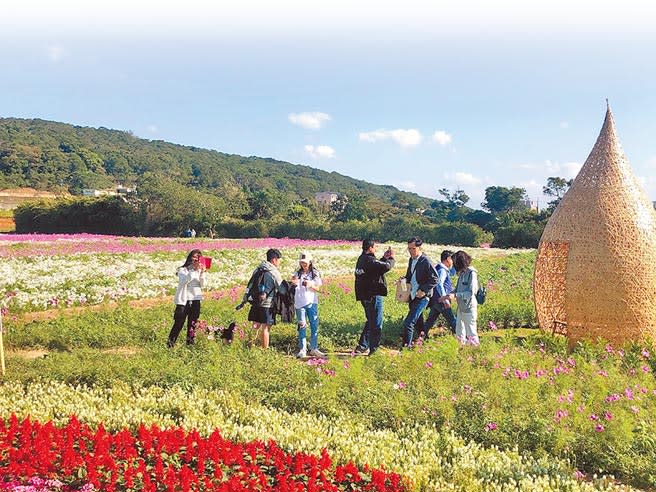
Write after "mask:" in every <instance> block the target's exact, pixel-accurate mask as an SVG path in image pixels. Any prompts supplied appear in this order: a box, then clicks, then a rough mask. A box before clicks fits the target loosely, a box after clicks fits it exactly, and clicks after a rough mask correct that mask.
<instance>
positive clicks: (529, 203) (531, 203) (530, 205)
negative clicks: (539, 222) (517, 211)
mask: <svg viewBox="0 0 656 492" xmlns="http://www.w3.org/2000/svg"><path fill="white" fill-rule="evenodd" d="M522 205H524V206H525V207H526V208H527V209H528V210H535V211H536V212H538V211H539V210H538V201H537V200H531V199H530V198H526V199H524V200H522Z"/></svg>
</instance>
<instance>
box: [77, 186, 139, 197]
mask: <svg viewBox="0 0 656 492" xmlns="http://www.w3.org/2000/svg"><path fill="white" fill-rule="evenodd" d="M134 192H136V188H128V187H127V186H123V185H118V186H117V187H116V188H107V189H104V190H96V189H93V188H83V189H82V196H116V195H129V194H130V193H134Z"/></svg>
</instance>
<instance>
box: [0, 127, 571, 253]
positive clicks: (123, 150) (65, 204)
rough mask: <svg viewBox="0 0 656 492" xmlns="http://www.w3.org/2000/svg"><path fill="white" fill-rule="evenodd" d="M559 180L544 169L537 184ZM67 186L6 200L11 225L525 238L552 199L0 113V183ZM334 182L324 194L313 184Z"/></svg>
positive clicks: (535, 233)
mask: <svg viewBox="0 0 656 492" xmlns="http://www.w3.org/2000/svg"><path fill="white" fill-rule="evenodd" d="M118 183H120V184H123V185H125V186H129V187H132V188H136V190H137V192H136V193H134V194H131V195H127V196H120V197H101V198H85V197H81V196H79V195H80V194H81V192H82V190H83V189H84V188H95V189H102V188H111V187H115V186H116V185H117V184H118ZM568 185H569V182H567V181H566V180H564V179H562V178H557V177H553V178H549V182H548V183H547V186H545V193H547V194H550V195H551V196H552V197H553V198H554V203H555V201H557V199H559V198H560V196H562V194H563V193H564V190H566V188H567V186H568ZM25 186H29V187H33V188H36V189H45V190H49V191H55V192H57V191H60V192H68V193H71V194H72V195H73V196H72V197H69V198H65V199H61V200H57V201H54V202H32V203H27V204H24V205H22V206H20V207H19V208H18V209H17V210H16V211H15V221H16V229H17V231H18V232H83V231H84V232H103V233H113V234H124V235H144V236H146V235H147V236H171V235H179V234H181V232H182V231H184V230H185V229H187V228H188V227H193V228H195V229H196V230H197V231H198V232H199V233H200V234H204V235H207V236H215V235H216V236H224V237H254V236H260V237H262V236H279V237H308V238H325V239H361V238H362V237H365V236H371V237H375V238H377V239H378V240H380V241H385V240H405V239H406V238H407V237H410V236H412V235H415V234H421V235H422V236H423V237H424V238H425V239H426V240H427V241H430V242H439V243H449V244H457V245H464V246H478V245H479V244H481V243H492V244H493V245H494V246H499V247H535V246H536V245H537V242H538V240H539V237H540V235H541V233H542V229H543V228H544V225H545V223H546V219H547V218H548V216H549V215H550V213H551V211H552V210H553V207H552V206H550V207H549V208H547V209H545V210H542V211H535V210H531V209H530V207H527V205H526V191H525V190H524V189H522V188H515V187H511V188H505V187H500V186H493V187H489V188H487V189H486V191H485V201H484V202H483V203H482V204H481V205H482V207H483V210H478V209H473V208H470V207H468V202H469V197H468V196H467V195H466V193H465V192H464V191H463V190H448V189H441V190H439V195H440V196H441V199H438V200H431V199H429V198H425V197H421V196H419V195H417V194H415V193H408V192H403V191H400V190H398V189H396V188H394V187H393V186H380V185H373V184H370V183H367V182H364V181H360V180H355V179H352V178H349V177H347V176H342V175H340V174H338V173H328V172H325V171H321V170H318V169H313V168H311V167H308V166H299V165H293V164H290V163H286V162H281V161H276V160H273V159H264V158H259V157H243V156H238V155H230V154H223V153H220V152H217V151H211V150H205V149H199V148H196V147H188V146H181V145H175V144H171V143H167V142H163V141H150V140H144V139H139V138H137V137H135V136H134V135H132V134H131V133H129V132H121V131H116V130H108V129H106V128H100V129H94V128H86V127H77V126H72V125H66V124H63V123H56V122H48V121H41V120H22V119H15V118H7V119H0V187H1V188H8V187H25ZM335 190H337V191H339V192H340V194H339V198H338V200H337V201H336V202H334V203H332V204H331V205H330V206H325V205H320V204H318V203H317V202H316V200H315V198H314V195H315V193H316V192H319V191H335Z"/></svg>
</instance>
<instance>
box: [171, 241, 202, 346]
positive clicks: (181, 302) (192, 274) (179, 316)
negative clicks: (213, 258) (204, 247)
mask: <svg viewBox="0 0 656 492" xmlns="http://www.w3.org/2000/svg"><path fill="white" fill-rule="evenodd" d="M202 256H203V254H202V253H201V251H200V250H199V249H194V250H192V251H191V252H190V253H189V254H188V255H187V260H186V261H185V262H184V265H182V266H181V267H179V268H178V271H177V274H178V288H177V289H176V291H175V297H174V302H175V311H174V312H173V327H172V328H171V332H170V333H169V338H168V343H167V345H168V346H169V348H171V347H173V346H174V345H175V342H176V340H177V339H178V335H179V334H180V331H181V330H182V326H183V325H184V323H185V320H186V321H187V345H192V344H193V343H194V338H195V336H196V322H197V321H198V318H200V301H201V300H202V299H203V294H202V289H203V288H204V287H205V265H204V264H203V263H201V261H200V259H201V257H202Z"/></svg>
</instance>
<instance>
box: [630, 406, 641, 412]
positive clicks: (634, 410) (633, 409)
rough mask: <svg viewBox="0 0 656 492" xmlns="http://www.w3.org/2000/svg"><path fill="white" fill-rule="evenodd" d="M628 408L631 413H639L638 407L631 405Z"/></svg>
mask: <svg viewBox="0 0 656 492" xmlns="http://www.w3.org/2000/svg"><path fill="white" fill-rule="evenodd" d="M629 408H630V409H631V411H632V412H633V413H638V412H639V411H640V409H639V408H638V407H636V406H635V405H631V406H630V407H629Z"/></svg>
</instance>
